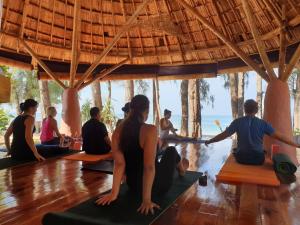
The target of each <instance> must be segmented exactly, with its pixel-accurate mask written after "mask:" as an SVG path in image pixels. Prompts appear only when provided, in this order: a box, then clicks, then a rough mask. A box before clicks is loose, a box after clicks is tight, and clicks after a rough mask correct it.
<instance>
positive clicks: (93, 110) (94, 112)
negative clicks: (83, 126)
mask: <svg viewBox="0 0 300 225" xmlns="http://www.w3.org/2000/svg"><path fill="white" fill-rule="evenodd" d="M99 113H100V110H99V108H98V107H93V108H91V109H90V115H91V117H92V118H93V117H96V116H97V115H98V114H99Z"/></svg>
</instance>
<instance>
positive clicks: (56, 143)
mask: <svg viewBox="0 0 300 225" xmlns="http://www.w3.org/2000/svg"><path fill="white" fill-rule="evenodd" d="M59 144H60V138H59V137H55V138H53V139H51V140H50V141H42V145H59Z"/></svg>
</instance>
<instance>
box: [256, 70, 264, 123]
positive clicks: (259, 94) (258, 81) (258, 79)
mask: <svg viewBox="0 0 300 225" xmlns="http://www.w3.org/2000/svg"><path fill="white" fill-rule="evenodd" d="M262 99H263V92H262V78H261V76H259V75H258V74H257V75H256V101H257V104H258V113H257V116H258V117H259V118H262V116H263V113H262V112H263V104H262Z"/></svg>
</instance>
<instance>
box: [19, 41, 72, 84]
mask: <svg viewBox="0 0 300 225" xmlns="http://www.w3.org/2000/svg"><path fill="white" fill-rule="evenodd" d="M19 41H20V43H21V44H22V45H23V46H24V48H25V49H26V51H27V52H28V53H29V54H30V55H31V57H32V58H34V59H35V60H36V61H37V63H38V64H39V65H40V66H41V67H42V68H43V69H44V70H45V71H46V72H47V73H48V75H49V76H50V77H51V78H52V79H53V80H55V81H56V82H57V83H58V84H59V85H60V86H61V87H62V88H63V89H66V88H67V87H66V86H65V85H64V83H63V82H61V81H60V80H59V79H58V78H57V77H56V75H55V74H54V73H53V72H52V71H51V70H50V69H49V67H48V66H47V65H46V64H45V63H44V62H43V61H42V60H41V59H40V58H39V57H38V56H37V55H36V54H35V52H34V51H33V50H32V49H31V48H30V47H29V46H28V45H27V44H26V42H25V41H24V40H23V39H19Z"/></svg>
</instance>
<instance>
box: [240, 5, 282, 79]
mask: <svg viewBox="0 0 300 225" xmlns="http://www.w3.org/2000/svg"><path fill="white" fill-rule="evenodd" d="M242 3H243V8H244V12H245V14H246V17H247V21H248V24H249V26H250V29H251V33H252V35H253V38H254V40H255V43H256V47H257V50H258V52H259V55H260V58H261V60H262V62H263V65H264V67H265V69H266V70H267V74H268V76H269V78H270V80H272V79H276V74H275V72H274V70H273V68H272V66H271V63H270V60H269V58H268V56H267V53H266V50H265V46H264V43H263V41H262V40H261V38H260V34H259V31H258V29H257V27H256V24H255V20H254V14H253V10H252V9H251V7H250V5H249V2H248V0H242Z"/></svg>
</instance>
